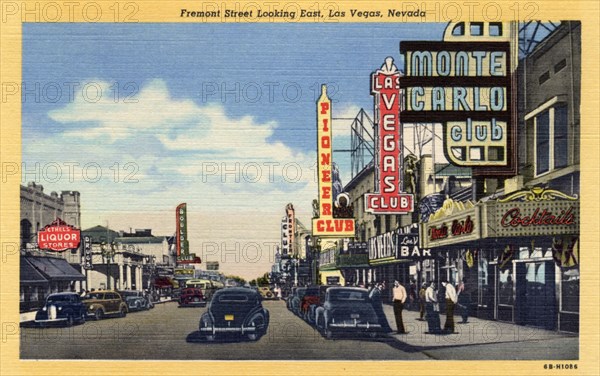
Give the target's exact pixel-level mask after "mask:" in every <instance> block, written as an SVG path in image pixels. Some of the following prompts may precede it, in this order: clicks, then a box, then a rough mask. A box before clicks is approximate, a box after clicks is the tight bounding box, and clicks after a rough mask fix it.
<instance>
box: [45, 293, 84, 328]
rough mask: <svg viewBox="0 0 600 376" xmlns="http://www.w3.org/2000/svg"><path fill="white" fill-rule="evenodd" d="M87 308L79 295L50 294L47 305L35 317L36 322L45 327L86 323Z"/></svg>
mask: <svg viewBox="0 0 600 376" xmlns="http://www.w3.org/2000/svg"><path fill="white" fill-rule="evenodd" d="M85 316H86V306H85V304H83V303H82V302H81V298H80V297H79V295H77V294H76V293H73V292H62V293H58V294H50V295H48V297H47V298H46V303H45V304H44V306H43V307H42V308H40V309H39V310H38V311H37V313H36V315H35V322H36V323H38V324H40V325H42V326H45V325H46V324H49V323H64V324H65V325H66V326H72V325H73V324H74V323H75V321H79V322H82V323H83V322H85Z"/></svg>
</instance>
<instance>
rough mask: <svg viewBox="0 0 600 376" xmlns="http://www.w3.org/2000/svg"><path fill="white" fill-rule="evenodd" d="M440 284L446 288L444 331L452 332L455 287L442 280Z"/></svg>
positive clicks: (455, 297)
mask: <svg viewBox="0 0 600 376" xmlns="http://www.w3.org/2000/svg"><path fill="white" fill-rule="evenodd" d="M442 286H444V287H445V288H446V323H445V324H444V332H445V333H448V334H452V333H454V305H455V304H456V302H457V301H458V295H456V289H455V288H454V286H452V284H451V283H448V281H446V280H443V281H442Z"/></svg>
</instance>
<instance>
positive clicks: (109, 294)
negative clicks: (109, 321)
mask: <svg viewBox="0 0 600 376" xmlns="http://www.w3.org/2000/svg"><path fill="white" fill-rule="evenodd" d="M83 303H84V304H85V306H86V307H87V315H88V316H91V317H93V318H94V319H96V320H102V319H103V318H104V317H105V316H106V315H117V316H119V317H125V316H126V315H127V312H128V309H127V304H126V303H125V301H123V297H121V294H119V293H118V292H116V291H110V290H100V291H94V292H91V293H89V294H88V295H87V296H86V297H85V298H84V299H83Z"/></svg>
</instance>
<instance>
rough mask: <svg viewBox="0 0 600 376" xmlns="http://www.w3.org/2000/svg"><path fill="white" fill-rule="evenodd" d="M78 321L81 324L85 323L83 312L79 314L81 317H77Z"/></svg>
mask: <svg viewBox="0 0 600 376" xmlns="http://www.w3.org/2000/svg"><path fill="white" fill-rule="evenodd" d="M79 321H80V322H81V323H82V324H83V323H85V312H82V313H81V316H80V317H79Z"/></svg>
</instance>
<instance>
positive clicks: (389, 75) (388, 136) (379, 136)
mask: <svg viewBox="0 0 600 376" xmlns="http://www.w3.org/2000/svg"><path fill="white" fill-rule="evenodd" d="M371 94H372V95H373V96H374V97H375V121H376V122H377V125H376V126H375V132H376V137H375V138H376V148H375V150H376V154H375V163H376V168H375V171H376V172H375V173H376V177H375V193H367V194H365V211H367V212H369V213H374V214H407V213H411V212H412V211H413V210H414V200H413V195H412V194H408V193H404V192H402V190H401V186H402V179H401V177H402V170H403V168H402V164H401V162H400V161H401V160H402V152H401V150H402V149H401V148H402V140H401V138H400V134H401V129H400V117H399V113H400V106H399V104H400V72H399V71H398V69H397V68H396V66H395V65H394V59H392V58H391V57H388V58H386V59H385V63H384V64H383V66H382V67H381V69H380V70H378V71H376V72H374V73H373V74H372V76H371Z"/></svg>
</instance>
